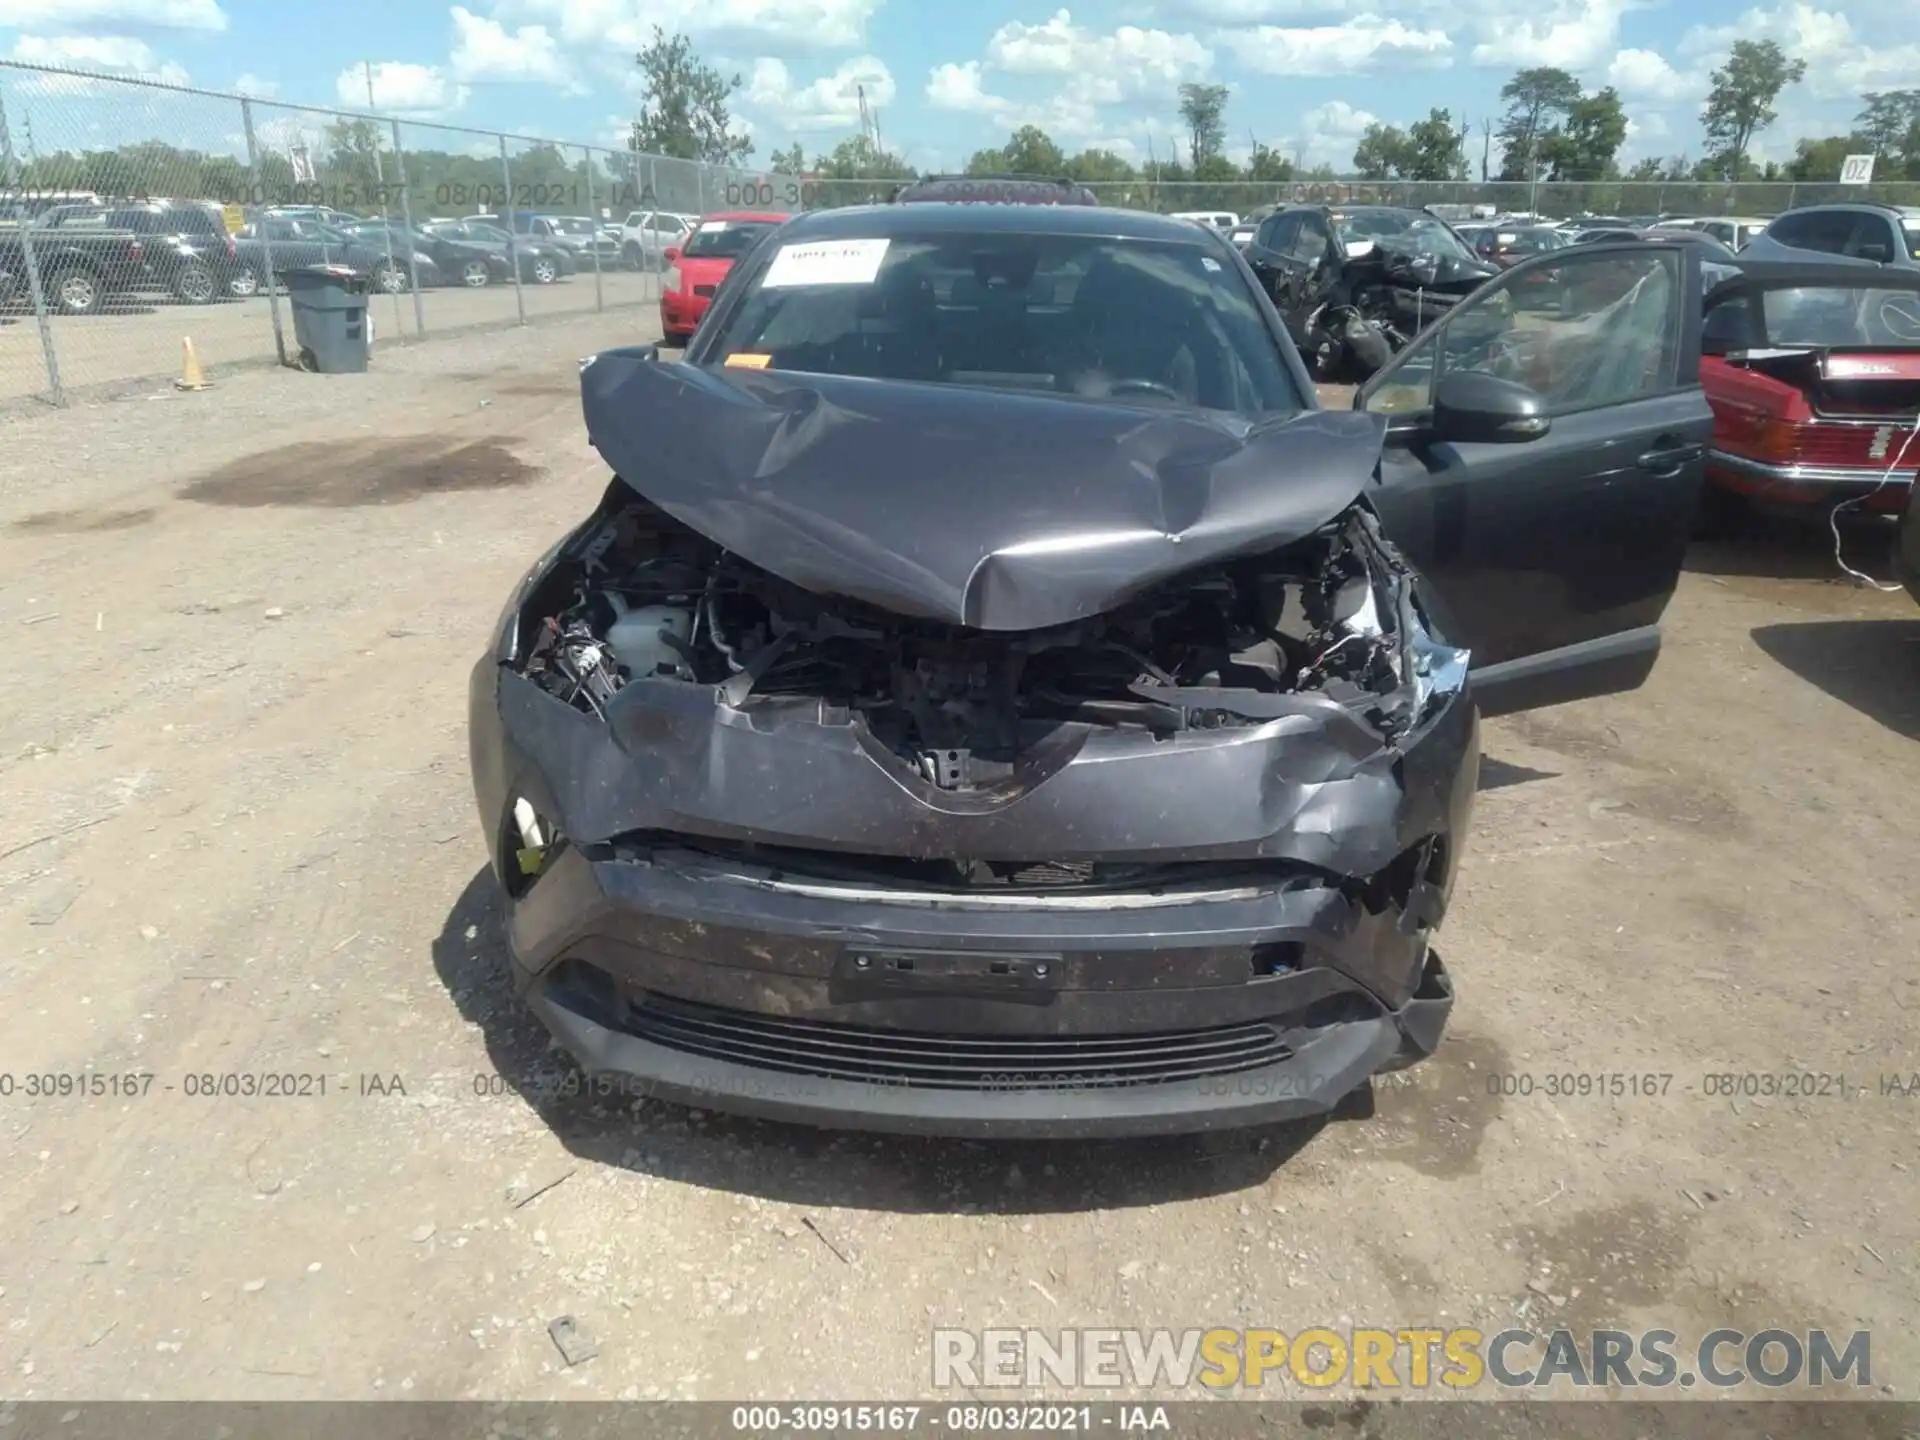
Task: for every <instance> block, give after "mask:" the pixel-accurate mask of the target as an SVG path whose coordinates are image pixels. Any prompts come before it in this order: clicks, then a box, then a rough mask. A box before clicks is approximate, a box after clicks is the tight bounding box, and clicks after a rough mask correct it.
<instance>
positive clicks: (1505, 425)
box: [1428, 370, 1553, 445]
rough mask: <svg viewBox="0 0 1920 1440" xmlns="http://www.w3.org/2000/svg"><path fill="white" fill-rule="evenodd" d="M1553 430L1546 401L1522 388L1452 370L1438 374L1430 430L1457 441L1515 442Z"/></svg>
mask: <svg viewBox="0 0 1920 1440" xmlns="http://www.w3.org/2000/svg"><path fill="white" fill-rule="evenodd" d="M1552 428H1553V420H1552V417H1550V416H1549V415H1548V414H1547V402H1546V401H1545V400H1543V399H1542V398H1541V397H1540V396H1539V395H1537V394H1535V393H1534V392H1533V391H1531V390H1529V389H1528V388H1527V387H1526V386H1524V385H1521V384H1518V383H1517V382H1515V381H1512V380H1502V379H1501V378H1500V377H1499V376H1497V375H1484V374H1481V373H1480V372H1478V371H1474V370H1456V371H1455V372H1454V373H1453V374H1451V375H1442V376H1441V377H1440V384H1439V386H1438V387H1437V388H1436V389H1435V391H1434V396H1433V422H1432V426H1431V428H1430V430H1429V432H1428V433H1429V434H1430V436H1431V437H1432V438H1433V439H1435V440H1445V441H1450V442H1452V443H1454V444H1460V445H1514V444H1519V443H1522V442H1524V441H1528V440H1538V439H1539V438H1540V437H1541V436H1542V435H1545V434H1546V433H1547V431H1549V430H1550V429H1552Z"/></svg>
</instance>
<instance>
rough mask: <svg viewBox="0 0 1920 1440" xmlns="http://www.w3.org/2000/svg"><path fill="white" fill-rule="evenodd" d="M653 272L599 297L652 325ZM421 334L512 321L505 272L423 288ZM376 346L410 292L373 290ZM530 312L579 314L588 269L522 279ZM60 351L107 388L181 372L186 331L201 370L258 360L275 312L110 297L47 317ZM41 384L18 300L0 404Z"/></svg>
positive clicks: (410, 315)
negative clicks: (494, 280)
mask: <svg viewBox="0 0 1920 1440" xmlns="http://www.w3.org/2000/svg"><path fill="white" fill-rule="evenodd" d="M659 294H660V289H659V277H658V276H656V275H639V274H634V273H633V272H631V271H620V270H608V271H606V272H605V273H604V274H602V275H601V276H600V301H601V303H602V304H603V305H604V306H606V307H607V308H608V309H609V310H612V309H613V308H614V307H616V306H626V307H638V306H647V307H649V310H648V311H642V312H641V318H640V319H638V321H637V322H635V323H638V324H640V325H642V326H644V327H646V328H647V333H648V334H651V333H653V330H654V329H656V328H657V326H656V323H655V321H654V319H653V316H652V314H651V313H650V307H651V306H652V305H653V303H654V302H655V301H656V300H658V299H659ZM420 299H421V307H422V308H423V309H424V310H425V312H426V321H427V334H428V335H429V336H434V335H443V334H446V333H448V332H450V331H455V330H465V329H471V328H473V327H476V326H510V325H513V324H514V323H515V322H516V320H517V318H518V315H519V310H518V309H517V308H516V301H515V299H514V293H513V284H512V282H511V281H509V282H508V283H506V284H504V285H502V284H494V285H487V286H483V287H482V288H480V289H477V290H469V289H467V288H466V287H464V286H457V285H455V286H436V287H433V288H430V289H427V290H423V291H422V292H421V296H420ZM369 300H370V307H369V308H370V309H371V310H372V313H373V325H374V336H375V349H379V348H380V347H381V346H382V345H384V344H386V343H387V342H389V341H390V340H392V339H393V338H395V337H405V338H408V339H413V338H416V337H417V336H418V335H419V333H420V329H419V323H418V321H417V319H416V318H415V315H414V307H413V296H412V295H410V294H409V295H399V296H391V295H373V296H370V297H369ZM519 303H523V304H524V305H525V307H526V312H527V315H528V316H529V317H530V318H534V319H540V318H544V317H551V316H555V315H562V314H578V313H580V312H582V311H591V310H592V309H593V308H594V276H593V271H592V269H591V268H588V269H587V270H586V271H584V272H582V273H580V274H578V275H573V276H570V277H568V278H566V279H563V280H560V281H557V282H555V283H554V284H552V285H534V284H526V285H523V286H522V287H521V300H520V302H519ZM49 323H50V325H51V327H52V330H53V338H54V345H55V348H56V351H57V354H58V360H59V365H60V377H61V382H62V383H63V384H64V385H65V386H66V387H67V388H68V389H69V390H77V391H80V392H82V393H85V392H89V391H98V390H101V389H111V388H113V387H116V386H118V385H121V384H123V383H124V382H127V381H131V380H136V379H140V378H144V377H153V376H166V375H177V374H179V373H180V360H181V349H180V341H181V339H182V337H185V336H191V337H192V339H193V343H194V348H195V350H196V351H197V352H198V353H199V356H200V360H201V363H202V364H204V365H205V366H206V367H207V369H208V370H209V371H217V370H218V369H219V368H220V367H223V366H229V365H247V364H254V365H264V364H268V363H270V362H271V361H272V360H273V358H274V354H275V352H274V345H273V317H272V315H271V314H270V313H269V310H268V302H267V298H266V296H264V295H260V296H255V297H254V298H252V299H250V300H226V301H222V302H220V303H219V304H215V305H176V304H172V303H169V302H167V301H164V300H161V301H156V300H155V299H153V297H150V296H149V297H134V296H128V297H116V298H115V299H114V300H113V301H112V302H110V303H109V305H108V306H107V308H106V309H104V310H103V311H102V312H101V313H100V314H98V315H79V316H61V315H56V316H54V317H53V318H52V319H51V321H50V322H49ZM280 324H281V328H282V329H283V331H284V332H285V334H286V338H287V346H288V349H289V352H291V350H292V348H293V317H292V314H291V312H290V311H289V310H288V306H287V301H286V299H285V297H284V296H283V297H282V298H281V300H280ZM47 393H48V385H47V370H46V362H45V360H44V358H43V355H42V350H41V344H40V330H39V326H38V325H37V324H36V323H35V320H34V315H33V311H32V310H31V309H29V308H26V307H23V306H19V305H16V306H14V307H13V308H12V309H10V310H7V311H5V312H4V313H0V408H5V407H14V408H18V407H19V406H20V403H21V402H22V401H29V403H31V402H30V397H33V396H40V397H43V398H44V397H45V396H46V395H47Z"/></svg>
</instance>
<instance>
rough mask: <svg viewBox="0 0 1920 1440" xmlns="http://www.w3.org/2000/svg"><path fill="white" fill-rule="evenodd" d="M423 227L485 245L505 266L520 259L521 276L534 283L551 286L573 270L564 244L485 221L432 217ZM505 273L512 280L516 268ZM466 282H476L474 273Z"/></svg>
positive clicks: (474, 243) (570, 258) (445, 237)
mask: <svg viewBox="0 0 1920 1440" xmlns="http://www.w3.org/2000/svg"><path fill="white" fill-rule="evenodd" d="M420 228H421V229H423V230H425V231H426V232H427V234H429V235H436V236H439V237H441V238H442V239H447V240H458V241H461V242H462V243H464V244H469V245H479V246H482V247H483V248H485V249H487V250H490V251H492V252H493V253H494V254H496V255H498V256H499V257H500V258H501V263H502V265H503V266H506V267H510V266H511V265H512V264H513V263H514V261H515V260H516V259H517V260H518V261H519V265H520V278H521V279H522V280H523V281H530V282H531V283H533V284H535V285H551V284H553V283H554V281H556V280H563V279H565V278H566V277H567V276H569V275H571V274H573V273H574V260H573V256H572V255H571V253H569V252H568V251H567V250H566V248H565V247H563V246H560V245H555V244H554V243H553V242H552V241H551V240H534V239H529V238H528V237H527V236H525V235H514V234H511V233H509V232H508V231H506V230H502V229H501V228H500V227H499V226H497V225H493V224H489V223H488V222H487V221H484V220H429V221H427V222H426V223H425V224H423V225H422V226H421V227H420ZM506 274H507V276H508V278H509V279H510V278H512V275H513V271H512V270H511V269H510V268H508V269H507V270H506ZM467 283H469V284H473V283H475V282H474V281H473V280H472V278H471V272H469V276H468V280H467Z"/></svg>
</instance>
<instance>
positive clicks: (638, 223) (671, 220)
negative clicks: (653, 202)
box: [620, 210, 700, 270]
mask: <svg viewBox="0 0 1920 1440" xmlns="http://www.w3.org/2000/svg"><path fill="white" fill-rule="evenodd" d="M699 223H700V217H699V216H698V215H682V214H680V213H678V212H677V211H671V210H635V211H634V212H633V213H632V214H630V215H628V216H627V218H626V222H625V223H624V224H622V225H621V227H620V259H621V262H622V263H623V264H625V265H626V267H627V268H628V269H629V270H661V269H664V268H665V267H666V262H665V261H664V260H663V259H662V258H661V256H662V254H663V253H664V252H665V250H666V248H667V247H668V246H669V245H680V244H684V243H685V242H686V238H687V236H689V235H690V234H692V233H693V227H694V226H695V225H698V224H699Z"/></svg>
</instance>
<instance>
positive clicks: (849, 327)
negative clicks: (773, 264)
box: [696, 231, 1300, 414]
mask: <svg viewBox="0 0 1920 1440" xmlns="http://www.w3.org/2000/svg"><path fill="white" fill-rule="evenodd" d="M705 233H706V232H704V231H703V232H702V234H701V235H700V236H697V237H696V243H698V241H699V240H700V239H703V238H705ZM1209 248H1210V247H1207V246H1204V245H1196V244H1184V243H1180V244H1176V243H1160V242H1140V241H1119V240H1113V239H1108V238H1103V237H1098V236H1086V235H1048V234H1024V235H1010V234H983V233H978V232H975V233H960V232H955V233H951V234H940V235H934V236H928V237H915V238H913V239H910V240H909V239H901V238H895V239H894V240H892V241H891V242H890V243H889V245H888V247H887V250H886V254H885V258H884V261H883V262H882V264H881V265H880V268H879V270H878V271H877V273H876V274H875V276H874V279H873V280H872V281H871V282H870V283H865V284H802V285H792V286H788V285H775V286H768V285H766V284H764V283H763V281H764V279H765V278H766V272H764V271H761V272H757V273H752V272H748V271H744V270H740V269H738V268H736V272H735V273H736V275H750V278H749V279H746V280H742V281H740V282H739V283H741V284H742V285H744V286H745V287H746V291H745V293H744V294H742V295H741V296H740V303H739V307H738V308H737V309H736V310H734V311H733V312H732V313H731V314H729V315H727V316H726V318H725V320H724V322H723V326H724V328H723V329H722V330H721V332H720V333H719V334H718V336H717V337H716V346H715V348H716V350H717V352H718V355H719V356H720V357H725V356H729V355H734V354H742V353H745V354H753V355H766V356H770V357H771V364H772V366H773V367H774V368H777V369H782V370H798V371H805V372H809V373H817V374H831V375H849V376H865V377H868V378H874V379H891V380H915V381H921V382H925V383H933V384H951V385H970V386H978V387H985V388H993V389H1003V390H1029V391H1041V392H1045V393H1049V394H1055V395H1073V396H1080V397H1082V398H1086V399H1090V400H1104V399H1125V400H1131V401H1132V402H1134V403H1138V404H1176V405H1186V406H1198V407H1201V408H1203V409H1209V410H1222V411H1231V412H1235V413H1242V414H1249V413H1274V412H1280V413H1290V412H1292V411H1294V410H1297V409H1298V408H1299V405H1300V397H1299V394H1298V392H1297V391H1296V390H1295V388H1294V386H1293V383H1292V380H1291V378H1290V376H1289V373H1288V371H1287V369H1286V365H1285V362H1284V360H1283V359H1282V352H1281V349H1280V346H1279V344H1278V342H1277V341H1276V339H1275V337H1274V335H1273V332H1272V331H1271V330H1269V329H1268V328H1267V325H1266V322H1265V319H1264V315H1263V312H1262V310H1261V309H1260V307H1259V302H1258V298H1257V295H1256V293H1255V292H1254V291H1253V289H1252V288H1251V287H1250V286H1249V285H1248V284H1247V282H1246V281H1245V279H1244V278H1243V277H1242V274H1241V273H1240V272H1239V271H1238V270H1237V269H1233V268H1229V267H1228V266H1226V265H1224V264H1223V263H1222V262H1221V261H1220V260H1219V259H1218V258H1216V257H1215V256H1213V255H1212V254H1210V253H1208V251H1209Z"/></svg>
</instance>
